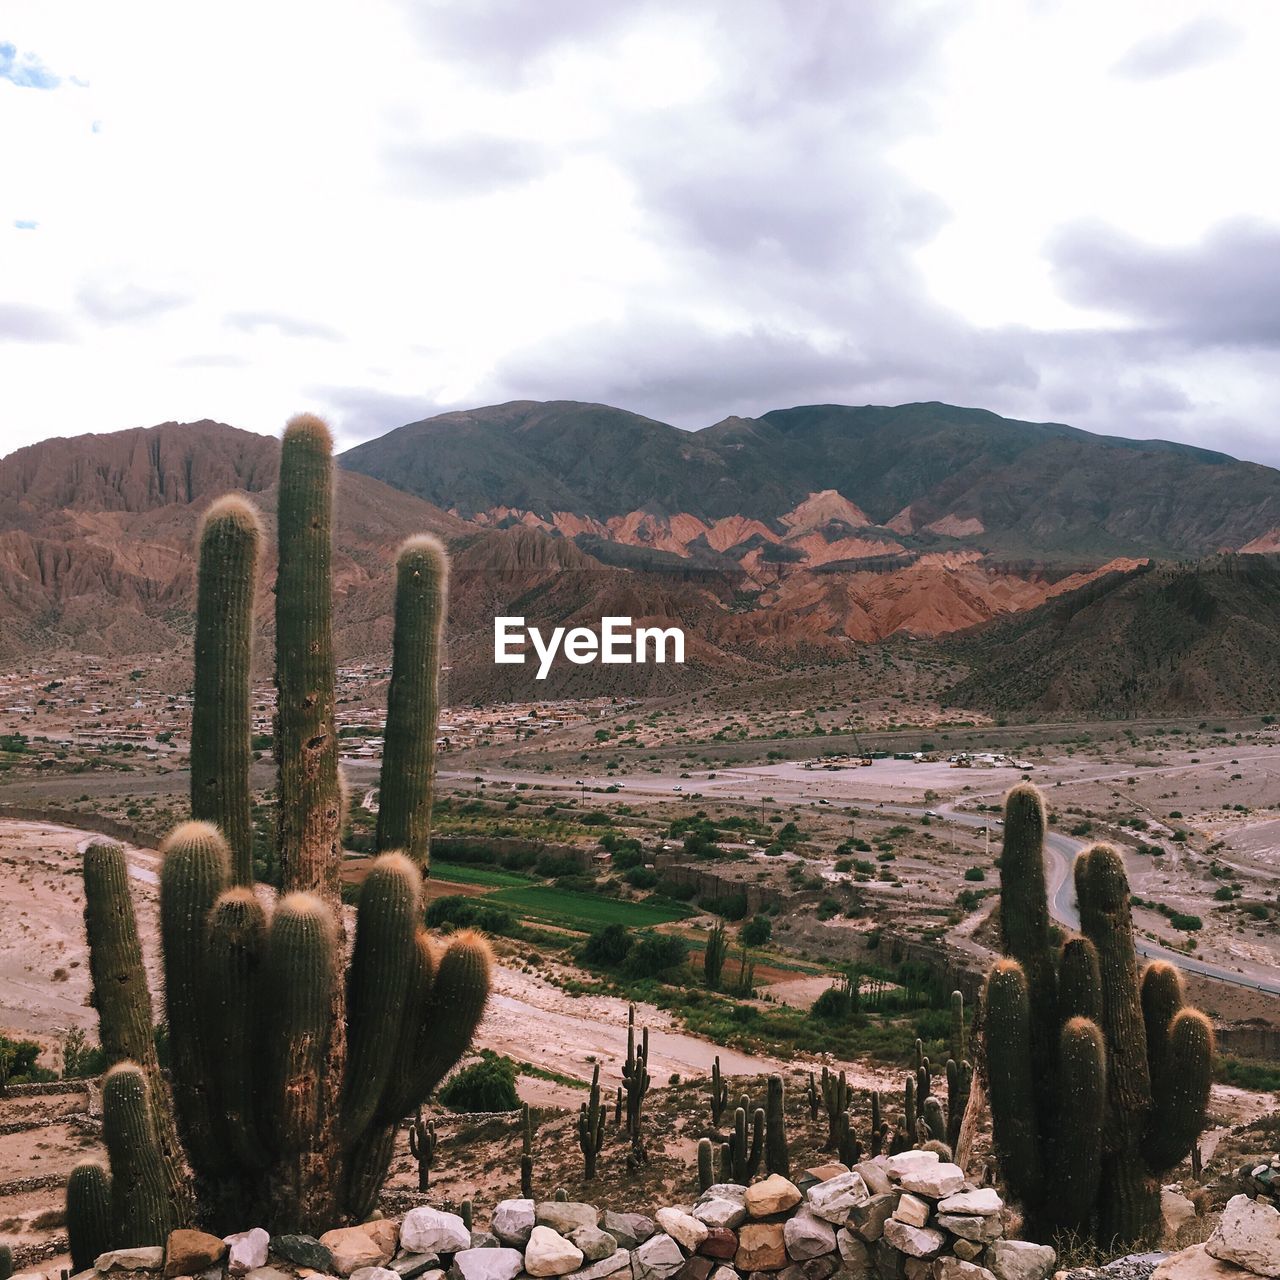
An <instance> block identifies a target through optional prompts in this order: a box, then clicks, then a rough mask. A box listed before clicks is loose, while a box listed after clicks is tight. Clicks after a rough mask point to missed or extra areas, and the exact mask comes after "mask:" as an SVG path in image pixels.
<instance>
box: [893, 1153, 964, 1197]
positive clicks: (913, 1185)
mask: <svg viewBox="0 0 1280 1280" xmlns="http://www.w3.org/2000/svg"><path fill="white" fill-rule="evenodd" d="M898 1180H899V1182H900V1183H901V1184H902V1189H903V1190H904V1191H912V1192H914V1193H915V1194H916V1195H918V1196H928V1197H929V1199H930V1200H942V1199H945V1198H946V1197H948V1196H952V1195H954V1194H955V1193H956V1192H957V1191H959V1190H961V1189H962V1188H963V1187H964V1170H963V1169H962V1168H961V1167H960V1166H959V1165H958V1164H950V1163H947V1162H944V1161H938V1162H937V1163H936V1164H932V1165H921V1166H920V1167H919V1168H917V1169H907V1170H905V1171H904V1172H903V1173H902V1174H901V1175H899V1179H898Z"/></svg>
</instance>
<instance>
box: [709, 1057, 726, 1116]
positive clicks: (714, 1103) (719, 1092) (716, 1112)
mask: <svg viewBox="0 0 1280 1280" xmlns="http://www.w3.org/2000/svg"><path fill="white" fill-rule="evenodd" d="M728 1105H729V1085H728V1082H727V1081H726V1080H725V1078H724V1076H722V1075H721V1074H720V1055H719V1054H718V1053H717V1054H716V1056H715V1061H714V1062H713V1063H712V1064H711V1123H712V1124H715V1125H718V1124H719V1123H720V1120H721V1117H722V1116H723V1115H724V1113H725V1108H726V1107H727V1106H728Z"/></svg>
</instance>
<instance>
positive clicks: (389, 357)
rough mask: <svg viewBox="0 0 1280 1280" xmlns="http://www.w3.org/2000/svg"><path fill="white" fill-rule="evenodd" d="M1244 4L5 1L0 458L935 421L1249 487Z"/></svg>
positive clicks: (1266, 167)
mask: <svg viewBox="0 0 1280 1280" xmlns="http://www.w3.org/2000/svg"><path fill="white" fill-rule="evenodd" d="M1277 64H1280V5H1276V4H1275V3H1274V2H1273V0H1212V3H1210V2H1209V0H1200V2H1198V3H1195V2H1187V0H1110V2H1109V3H1107V4H1100V3H1080V2H1079V0H1075V2H1073V0H698V2H697V3H692V4H691V3H688V0H629V2H628V3H626V4H611V3H606V2H602V0H358V2H357V0H327V2H326V3H322V4H317V3H315V2H314V0H308V2H307V3H297V2H296V0H272V3H271V4H261V3H245V2H243V0H222V2H221V3H219V4H217V5H216V6H215V5H207V4H201V3H191V4H182V5H175V4H172V3H171V2H165V0H159V2H152V0H136V2H135V0H122V2H121V3H116V4H112V5H104V4H102V3H101V0H60V2H59V3H58V4H49V3H48V0H6V3H5V4H4V6H3V8H0V380H2V381H0V385H2V386H3V392H4V407H5V408H4V413H3V414H2V415H0V453H3V452H7V451H8V450H10V449H13V448H16V447H18V446H20V445H23V444H27V443H31V442H33V441H36V440H40V439H43V438H46V437H49V436H55V435H75V434H79V433H82V432H86V431H95V432H97V431H113V430H119V429H122V428H126V427H135V426H149V425H152V424H155V423H158V422H164V421H173V420H176V421H192V420H197V419H201V418H214V419H217V420H219V421H224V422H229V423H233V424H235V425H237V426H241V427H245V428H249V429H251V430H255V431H263V432H272V433H274V432H278V431H279V430H280V428H281V426H282V425H283V423H284V421H285V419H286V418H287V417H288V416H289V415H290V414H291V413H294V412H297V411H298V410H300V409H310V410H312V411H315V412H319V413H321V414H324V415H325V416H326V417H328V419H329V420H330V422H331V424H332V425H333V427H334V428H335V431H336V433H337V435H338V439H339V443H340V444H341V445H343V446H348V445H352V444H355V443H357V442H359V441H360V440H364V439H368V438H370V437H372V436H376V435H380V434H382V433H384V432H386V431H388V430H391V429H393V428H394V427H397V426H400V425H402V424H403V423H405V422H410V421H415V420H417V419H420V418H424V417H428V416H431V415H432V414H435V413H440V412H444V411H446V410H449V409H455V408H465V407H470V406H475V405H483V404H493V403H498V402H502V401H506V400H513V399H539V400H541V399H572V400H595V401H602V402H605V403H609V404H614V405H619V406H621V407H624V408H627V409H631V410H634V411H636V412H640V413H644V414H647V415H649V416H651V417H654V418H658V419H660V420H662V421H666V422H672V423H674V424H676V425H677V426H680V427H685V428H690V429H696V428H699V427H703V426H706V425H709V424H711V423H713V422H716V421H718V420H720V419H722V418H724V417H726V416H728V415H730V414H740V415H743V416H751V415H754V414H759V413H762V412H764V411H766V410H768V409H771V408H782V407H788V406H791V405H796V404H813V403H827V402H839V403H848V404H899V403H905V402H910V401H921V400H945V401H948V402H951V403H957V404H965V405H976V406H980V407H983V408H987V409H991V410H994V411H995V412H997V413H1001V414H1004V415H1007V416H1010V417H1017V418H1025V419H1030V420H1034V421H1058V422H1068V423H1071V424H1073V425H1076V426H1080V427H1084V428H1085V429H1087V430H1090V431H1096V432H1103V433H1107V434H1115V435H1125V436H1141V437H1161V438H1164V439H1172V440H1182V441H1187V442H1190V443H1195V444H1200V445H1204V446H1206V447H1210V448H1215V449H1223V450H1225V451H1227V452H1230V453H1234V454H1235V455H1237V456H1241V457H1247V458H1253V459H1256V460H1258V461H1263V462H1269V463H1271V464H1273V465H1280V422H1278V421H1277V406H1278V405H1280V360H1278V359H1277V356H1278V355H1280V178H1277V176H1276V168H1275V150H1276V142H1275V137H1274V128H1275V122H1276V120H1277V119H1280V77H1277V76H1276V75H1275V67H1276V66H1277Z"/></svg>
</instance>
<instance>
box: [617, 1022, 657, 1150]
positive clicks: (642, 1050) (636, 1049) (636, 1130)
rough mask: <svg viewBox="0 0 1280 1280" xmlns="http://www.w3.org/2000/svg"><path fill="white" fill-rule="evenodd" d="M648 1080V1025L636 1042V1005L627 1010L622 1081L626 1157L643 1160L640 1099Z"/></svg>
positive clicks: (643, 1098) (642, 1096)
mask: <svg viewBox="0 0 1280 1280" xmlns="http://www.w3.org/2000/svg"><path fill="white" fill-rule="evenodd" d="M650 1084H652V1080H651V1078H650V1076H649V1028H648V1027H645V1028H644V1031H643V1033H642V1035H641V1038H640V1044H639V1046H637V1045H636V1007H635V1005H630V1006H629V1007H628V1010H627V1060H626V1062H625V1063H623V1067H622V1085H623V1088H624V1089H625V1091H626V1106H627V1132H628V1133H629V1134H630V1135H631V1155H630V1158H631V1160H632V1161H633V1162H635V1163H640V1164H643V1163H644V1162H645V1161H646V1160H647V1159H648V1156H647V1155H646V1153H645V1149H644V1137H643V1133H642V1122H643V1119H644V1100H645V1097H646V1095H647V1094H648V1092H649V1086H650Z"/></svg>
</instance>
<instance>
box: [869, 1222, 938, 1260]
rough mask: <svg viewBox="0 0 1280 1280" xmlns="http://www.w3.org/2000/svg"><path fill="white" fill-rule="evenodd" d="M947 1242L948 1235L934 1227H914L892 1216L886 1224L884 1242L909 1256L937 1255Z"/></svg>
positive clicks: (924, 1256) (925, 1256) (929, 1256)
mask: <svg viewBox="0 0 1280 1280" xmlns="http://www.w3.org/2000/svg"><path fill="white" fill-rule="evenodd" d="M946 1242H947V1237H946V1236H945V1235H943V1233H942V1232H941V1231H935V1230H934V1229H933V1228H932V1227H913V1226H911V1225H910V1224H908V1223H906V1222H899V1221H898V1220H897V1218H890V1219H889V1221H888V1222H886V1223H885V1224H884V1240H883V1241H882V1243H887V1244H891V1245H892V1246H893V1247H894V1248H895V1249H897V1251H898V1252H899V1253H905V1254H906V1255H907V1257H908V1258H934V1257H937V1255H938V1254H939V1253H941V1252H942V1246H943V1245H944V1244H946Z"/></svg>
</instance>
